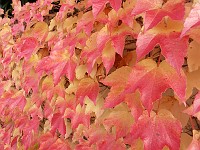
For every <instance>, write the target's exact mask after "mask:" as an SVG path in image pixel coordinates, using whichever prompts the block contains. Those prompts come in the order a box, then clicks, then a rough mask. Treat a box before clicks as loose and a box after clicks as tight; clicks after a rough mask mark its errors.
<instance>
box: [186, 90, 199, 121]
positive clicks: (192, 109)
mask: <svg viewBox="0 0 200 150" xmlns="http://www.w3.org/2000/svg"><path fill="white" fill-rule="evenodd" d="M199 111H200V92H199V93H198V94H197V95H196V96H195V99H194V102H193V104H192V105H191V106H190V107H189V108H187V109H186V110H185V111H184V112H185V113H187V114H189V115H192V116H196V115H197V114H198V113H199ZM198 118H199V117H198Z"/></svg>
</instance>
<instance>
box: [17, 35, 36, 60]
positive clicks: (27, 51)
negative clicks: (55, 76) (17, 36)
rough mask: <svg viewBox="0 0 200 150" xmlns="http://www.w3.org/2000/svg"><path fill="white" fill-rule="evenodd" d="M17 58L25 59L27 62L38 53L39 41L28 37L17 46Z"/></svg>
mask: <svg viewBox="0 0 200 150" xmlns="http://www.w3.org/2000/svg"><path fill="white" fill-rule="evenodd" d="M16 47H17V56H18V57H19V59H21V58H22V57H24V58H25V59H26V60H27V59H29V58H30V57H31V55H32V54H33V53H36V50H37V48H38V40H37V39H36V38H34V37H27V38H24V39H21V41H20V43H18V44H17V46H16Z"/></svg>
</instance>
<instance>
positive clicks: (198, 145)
mask: <svg viewBox="0 0 200 150" xmlns="http://www.w3.org/2000/svg"><path fill="white" fill-rule="evenodd" d="M199 139H200V133H199V132H198V131H197V130H193V140H192V143H191V144H190V145H189V147H188V150H199V149H200V141H199Z"/></svg>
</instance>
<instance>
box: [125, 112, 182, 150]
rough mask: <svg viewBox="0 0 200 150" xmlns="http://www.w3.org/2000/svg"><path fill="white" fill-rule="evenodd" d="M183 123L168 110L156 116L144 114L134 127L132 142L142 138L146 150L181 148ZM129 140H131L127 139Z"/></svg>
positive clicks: (173, 149) (175, 149)
mask: <svg viewBox="0 0 200 150" xmlns="http://www.w3.org/2000/svg"><path fill="white" fill-rule="evenodd" d="M181 130H182V127H181V123H180V122H179V121H178V120H177V119H175V118H174V117H173V115H172V114H171V113H170V112H169V111H167V110H161V111H159V112H158V114H157V115H156V114H155V113H154V112H151V115H150V117H149V115H148V113H147V112H146V113H144V114H143V115H142V116H141V117H140V118H139V120H138V122H137V123H136V124H134V125H133V126H132V131H131V138H130V140H131V142H132V140H134V139H135V140H136V139H138V138H141V139H142V140H143V141H144V149H145V150H155V149H156V150H162V149H163V147H164V146H165V145H166V146H168V147H169V148H170V149H171V150H177V149H179V147H180V136H181ZM127 139H128V140H129V138H127Z"/></svg>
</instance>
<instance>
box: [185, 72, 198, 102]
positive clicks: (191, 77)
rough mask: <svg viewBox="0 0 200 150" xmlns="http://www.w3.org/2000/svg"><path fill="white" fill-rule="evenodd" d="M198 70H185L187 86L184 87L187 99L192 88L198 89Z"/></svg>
mask: <svg viewBox="0 0 200 150" xmlns="http://www.w3.org/2000/svg"><path fill="white" fill-rule="evenodd" d="M199 75H200V70H196V71H193V72H186V77H187V88H186V98H187V99H188V98H189V97H190V96H191V94H192V92H193V89H194V88H197V89H198V90H200V79H199Z"/></svg>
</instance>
